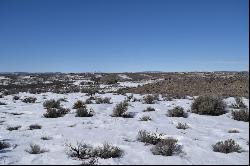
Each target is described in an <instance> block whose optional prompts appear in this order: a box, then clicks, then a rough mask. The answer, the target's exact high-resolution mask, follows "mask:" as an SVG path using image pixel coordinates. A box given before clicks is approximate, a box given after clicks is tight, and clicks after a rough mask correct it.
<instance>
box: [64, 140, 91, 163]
mask: <svg viewBox="0 0 250 166" xmlns="http://www.w3.org/2000/svg"><path fill="white" fill-rule="evenodd" d="M66 146H67V147H68V154H69V156H70V157H74V158H78V159H90V158H92V157H94V148H93V147H92V146H91V145H88V144H86V143H80V142H77V144H76V145H75V146H74V145H71V144H67V145H66Z"/></svg>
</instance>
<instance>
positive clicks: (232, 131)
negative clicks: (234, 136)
mask: <svg viewBox="0 0 250 166" xmlns="http://www.w3.org/2000/svg"><path fill="white" fill-rule="evenodd" d="M228 133H240V131H239V130H238V129H230V130H228Z"/></svg>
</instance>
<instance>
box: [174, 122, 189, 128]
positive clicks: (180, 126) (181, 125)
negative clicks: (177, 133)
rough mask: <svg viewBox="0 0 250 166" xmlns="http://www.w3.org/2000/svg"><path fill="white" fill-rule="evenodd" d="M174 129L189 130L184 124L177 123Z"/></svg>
mask: <svg viewBox="0 0 250 166" xmlns="http://www.w3.org/2000/svg"><path fill="white" fill-rule="evenodd" d="M176 128H177V129H183V130H186V129H188V128H189V126H188V125H187V124H186V123H178V124H177V126H176Z"/></svg>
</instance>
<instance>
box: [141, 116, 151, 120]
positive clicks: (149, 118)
mask: <svg viewBox="0 0 250 166" xmlns="http://www.w3.org/2000/svg"><path fill="white" fill-rule="evenodd" d="M150 120H152V119H151V117H150V116H147V115H145V116H143V117H141V118H140V121H150Z"/></svg>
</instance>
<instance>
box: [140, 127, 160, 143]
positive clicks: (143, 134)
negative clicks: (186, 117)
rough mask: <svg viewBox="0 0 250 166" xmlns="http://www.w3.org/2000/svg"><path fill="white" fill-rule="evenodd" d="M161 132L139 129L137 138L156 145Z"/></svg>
mask: <svg viewBox="0 0 250 166" xmlns="http://www.w3.org/2000/svg"><path fill="white" fill-rule="evenodd" d="M162 135H163V134H156V133H150V132H147V131H146V130H140V131H139V133H138V136H137V140H138V141H140V142H143V143H146V144H152V145H156V144H157V143H158V142H159V141H161V140H162V138H161V136H162Z"/></svg>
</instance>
